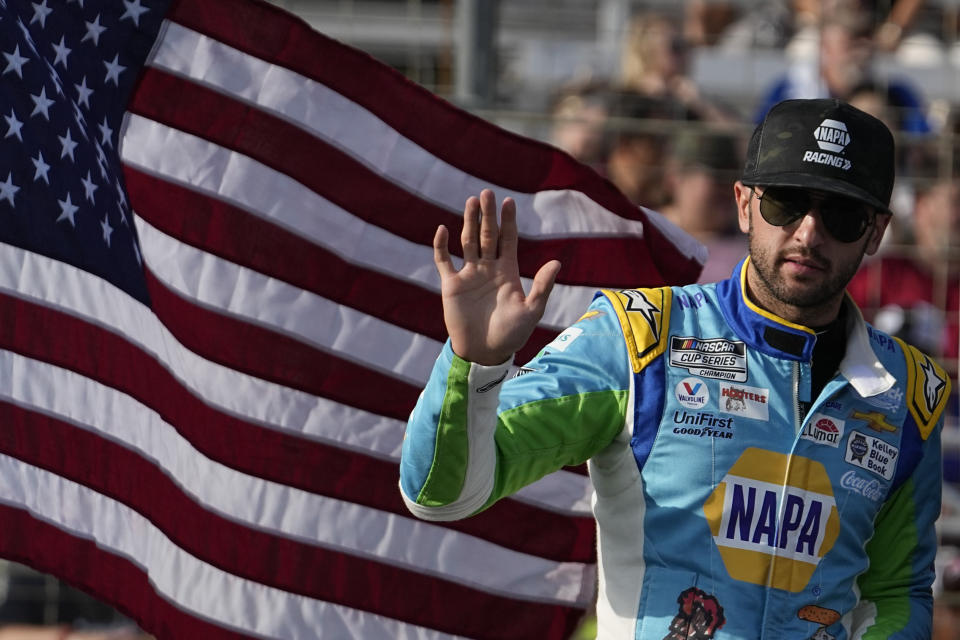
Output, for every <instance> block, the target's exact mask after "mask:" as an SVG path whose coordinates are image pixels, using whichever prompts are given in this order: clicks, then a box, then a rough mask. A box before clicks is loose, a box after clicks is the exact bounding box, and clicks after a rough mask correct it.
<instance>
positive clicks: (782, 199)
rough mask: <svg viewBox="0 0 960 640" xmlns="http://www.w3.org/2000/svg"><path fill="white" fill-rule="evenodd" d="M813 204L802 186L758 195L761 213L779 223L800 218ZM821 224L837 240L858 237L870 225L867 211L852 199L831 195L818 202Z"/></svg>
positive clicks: (782, 224) (768, 219) (777, 224)
mask: <svg viewBox="0 0 960 640" xmlns="http://www.w3.org/2000/svg"><path fill="white" fill-rule="evenodd" d="M812 206H813V198H812V197H811V196H810V194H809V193H807V192H806V191H803V190H801V189H789V188H773V187H771V188H769V189H767V190H766V191H764V192H763V195H761V196H760V215H762V216H763V219H764V220H766V221H767V222H768V223H770V224H772V225H774V226H777V227H782V226H784V225H788V224H790V223H792V222H794V221H795V220H799V219H800V218H802V217H803V216H804V215H806V213H807V212H808V211H810V209H811V208H812ZM818 208H819V210H820V218H821V220H823V226H824V227H826V229H827V231H828V232H829V233H830V235H832V236H833V237H834V238H836V239H837V240H839V241H840V242H853V241H855V240H858V239H860V238H861V237H862V236H863V234H864V232H865V231H866V230H867V227H869V226H870V220H871V218H870V211H869V210H868V208H867V207H866V206H865V205H864V204H862V203H860V202H858V201H856V200H853V199H850V198H843V197H839V196H833V197H830V198H827V199H826V200H822V201H820V202H819V204H818Z"/></svg>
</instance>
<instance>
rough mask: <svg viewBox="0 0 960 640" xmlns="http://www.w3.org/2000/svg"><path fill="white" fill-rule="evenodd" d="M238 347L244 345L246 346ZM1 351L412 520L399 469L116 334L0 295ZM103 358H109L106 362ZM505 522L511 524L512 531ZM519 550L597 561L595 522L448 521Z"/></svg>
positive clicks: (297, 478)
mask: <svg viewBox="0 0 960 640" xmlns="http://www.w3.org/2000/svg"><path fill="white" fill-rule="evenodd" d="M239 344H243V343H242V342H241V343H239ZM0 348H4V349H9V350H10V351H13V352H15V353H20V354H22V355H24V356H27V357H30V358H34V359H37V360H41V361H43V362H49V363H51V364H54V365H56V366H60V367H63V368H66V369H69V370H71V371H75V372H77V373H79V374H81V375H84V376H86V377H88V378H91V379H93V380H97V381H98V382H101V383H103V384H105V385H108V386H111V387H114V388H116V389H118V390H120V391H123V392H124V393H126V394H128V395H130V396H131V397H133V398H135V399H137V400H138V401H140V402H142V403H143V404H145V405H146V406H148V407H151V408H153V409H154V410H155V411H157V413H158V414H159V415H160V416H161V417H162V418H163V419H164V420H165V421H166V422H168V423H169V424H171V425H173V426H174V427H175V428H176V429H177V431H178V432H179V433H180V434H181V435H183V437H184V438H186V439H187V440H188V441H190V442H191V444H192V445H193V446H194V447H195V448H196V449H197V450H198V451H200V452H201V453H203V454H204V455H206V456H207V457H209V458H211V459H213V460H216V461H218V462H220V463H222V464H225V465H226V466H228V467H231V468H233V469H237V470H238V471H242V472H244V473H248V474H250V475H254V476H258V477H261V478H264V479H267V480H273V481H275V482H279V483H282V484H286V485H288V486H292V487H297V488H301V489H304V490H307V491H311V492H313V493H317V494H321V495H328V496H332V497H335V498H339V499H341V500H345V501H350V502H355V503H357V504H362V505H365V506H368V507H372V508H376V509H380V510H382V511H388V512H391V513H396V514H401V515H408V512H407V509H406V507H405V506H404V505H403V502H402V500H401V498H400V491H399V489H398V488H397V479H398V476H399V472H398V469H397V465H396V463H393V462H390V461H385V460H380V459H377V458H372V457H369V456H364V455H361V454H358V453H355V452H350V451H346V450H343V449H339V448H336V447H332V446H329V445H325V444H323V443H319V442H315V441H311V440H307V439H305V438H298V437H295V436H292V435H290V434H287V433H282V432H280V431H275V430H273V429H269V428H264V427H260V426H257V425H254V424H251V423H248V422H245V421H243V420H240V419H238V418H235V417H233V416H230V415H227V414H225V413H221V412H219V411H217V410H215V409H214V408H212V407H211V406H210V405H208V404H207V403H205V402H203V401H202V400H200V399H198V398H197V397H196V396H195V395H194V394H193V393H191V392H190V391H188V390H187V389H185V388H184V387H183V386H182V385H181V384H180V383H179V382H178V381H177V380H176V379H175V378H174V377H173V376H172V375H171V374H170V372H169V371H167V370H166V369H164V368H163V367H162V366H161V365H160V363H158V362H157V361H156V360H154V359H153V358H151V357H149V356H148V355H147V354H145V353H143V352H142V351H141V350H140V349H139V348H137V347H136V346H135V345H133V344H131V343H130V342H128V341H127V340H125V339H123V338H122V337H120V336H118V335H116V334H115V333H113V332H110V331H106V330H104V329H101V328H99V327H97V326H94V325H91V324H89V323H86V322H83V321H82V320H79V319H77V318H74V317H72V316H70V315H68V314H64V313H61V312H58V311H55V310H53V309H49V308H47V307H44V306H41V305H35V304H31V303H29V302H26V301H24V300H20V299H17V298H13V297H10V296H7V295H0ZM102 354H110V355H111V357H110V358H104V357H103V355H102ZM503 522H510V523H511V526H510V527H509V528H505V527H504V526H503ZM443 526H446V527H448V528H450V529H453V530H457V531H461V532H464V533H469V534H471V535H475V536H477V537H479V538H482V539H484V540H488V541H490V542H493V543H496V544H499V545H501V546H503V547H506V548H508V549H513V550H515V551H519V552H521V553H528V554H530V555H536V556H540V557H542V558H547V559H551V560H557V561H570V562H594V561H595V559H596V554H595V550H594V545H593V522H592V519H591V518H589V517H571V516H569V515H563V514H557V513H553V512H551V511H548V510H545V509H540V508H537V507H534V506H531V505H528V504H525V503H522V502H519V501H517V500H510V499H508V500H503V501H501V503H500V504H498V505H496V506H495V507H494V508H493V509H489V510H487V511H485V512H484V513H483V514H480V515H479V516H477V517H474V518H469V519H467V520H463V521H458V522H455V523H446V524H444V525H443Z"/></svg>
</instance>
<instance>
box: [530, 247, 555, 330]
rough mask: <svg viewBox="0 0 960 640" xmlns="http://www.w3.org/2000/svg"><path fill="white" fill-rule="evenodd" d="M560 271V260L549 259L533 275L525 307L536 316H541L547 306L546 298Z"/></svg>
mask: <svg viewBox="0 0 960 640" xmlns="http://www.w3.org/2000/svg"><path fill="white" fill-rule="evenodd" d="M558 273H560V261H559V260H551V261H550V262H548V263H546V264H545V265H543V266H542V267H540V269H538V270H537V274H536V275H535V276H533V284H532V285H531V286H530V293H529V294H528V295H527V299H526V304H527V308H528V309H530V310H531V311H532V312H534V313H536V314H537V317H538V318H539V317H541V316H543V310H544V309H546V308H547V298H549V297H550V292H551V291H553V285H554V283H555V282H556V280H557V274H558Z"/></svg>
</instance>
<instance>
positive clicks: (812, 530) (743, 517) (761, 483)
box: [703, 447, 840, 593]
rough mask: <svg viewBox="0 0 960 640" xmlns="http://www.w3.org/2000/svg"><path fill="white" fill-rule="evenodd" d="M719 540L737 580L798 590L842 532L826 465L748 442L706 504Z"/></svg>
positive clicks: (725, 561)
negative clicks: (750, 444)
mask: <svg viewBox="0 0 960 640" xmlns="http://www.w3.org/2000/svg"><path fill="white" fill-rule="evenodd" d="M703 513H704V515H705V516H706V519H707V522H708V524H709V525H710V531H711V532H712V534H713V540H714V543H715V544H716V545H717V550H718V551H719V552H720V557H721V558H722V559H723V564H724V566H725V567H726V569H727V572H728V573H729V574H730V576H731V577H732V578H734V579H735V580H741V581H743V582H749V583H751V584H757V585H763V586H771V587H774V588H777V589H783V590H784V591H791V592H793V593H798V592H800V591H802V590H803V589H804V587H806V585H807V583H809V582H810V578H811V577H812V576H813V574H814V572H815V571H816V569H817V566H818V565H819V564H820V560H821V559H823V557H824V556H825V555H826V554H827V553H828V552H829V551H830V550H831V549H832V548H833V545H834V544H835V543H836V541H837V536H838V535H839V532H840V515H839V513H838V511H837V505H836V500H835V499H834V495H833V486H832V485H831V483H830V477H829V476H828V475H827V470H826V469H825V468H824V466H823V464H821V463H820V462H818V461H816V460H811V459H810V458H804V457H802V456H796V455H794V456H788V455H785V454H782V453H777V452H774V451H766V450H764V449H758V448H756V447H749V448H747V449H746V450H745V451H744V452H743V454H742V455H741V456H740V458H739V459H738V460H737V461H736V462H735V463H734V464H733V466H732V467H730V470H729V471H728V472H727V474H726V475H725V476H724V477H723V479H722V480H721V481H720V483H719V484H718V485H717V486H716V488H715V489H714V490H713V491H712V492H711V493H710V495H709V496H708V498H707V500H706V502H704V504H703Z"/></svg>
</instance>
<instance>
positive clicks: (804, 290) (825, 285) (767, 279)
mask: <svg viewBox="0 0 960 640" xmlns="http://www.w3.org/2000/svg"><path fill="white" fill-rule="evenodd" d="M750 222H751V224H750V234H749V237H750V261H751V262H752V263H753V266H754V269H755V270H756V272H757V276H758V277H759V279H760V281H761V283H762V285H763V287H764V288H765V289H766V290H767V292H768V293H769V294H770V295H771V296H773V298H774V299H776V300H777V301H778V302H780V303H782V304H785V305H789V306H792V307H796V308H800V309H811V308H814V307H818V306H821V305H824V304H826V303H828V302H832V301H833V300H835V299H836V297H837V296H838V295H842V294H843V291H844V289H846V287H847V284H848V283H849V282H850V280H851V279H853V276H854V274H856V273H857V269H859V268H860V261H861V260H862V259H863V256H864V255H865V254H866V242H864V243H863V245H862V246H861V247H860V253H859V255H858V256H857V258H856V259H855V260H851V261H850V262H849V263H847V264H841V265H839V266H837V265H835V264H834V263H831V262H829V261H827V260H826V259H825V258H824V257H823V256H821V255H820V254H819V253H817V252H816V251H800V252H799V253H800V254H801V255H803V256H804V257H809V258H812V259H815V260H817V261H818V262H820V263H822V264H826V265H828V269H831V268H833V267H835V266H837V268H836V270H835V271H834V273H833V275H831V276H829V277H828V278H827V280H826V281H825V282H822V283H820V284H818V285H816V286H810V287H797V286H793V285H790V284H788V283H787V282H786V281H785V279H784V277H783V276H782V275H781V274H782V270H781V267H782V266H783V264H784V262H785V261H784V259H783V257H782V255H781V254H780V253H777V254H776V255H771V254H770V252H769V251H767V250H766V249H764V248H762V247H760V246H758V243H757V242H755V238H754V234H753V221H752V220H751V221H750ZM794 253H796V252H794Z"/></svg>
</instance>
